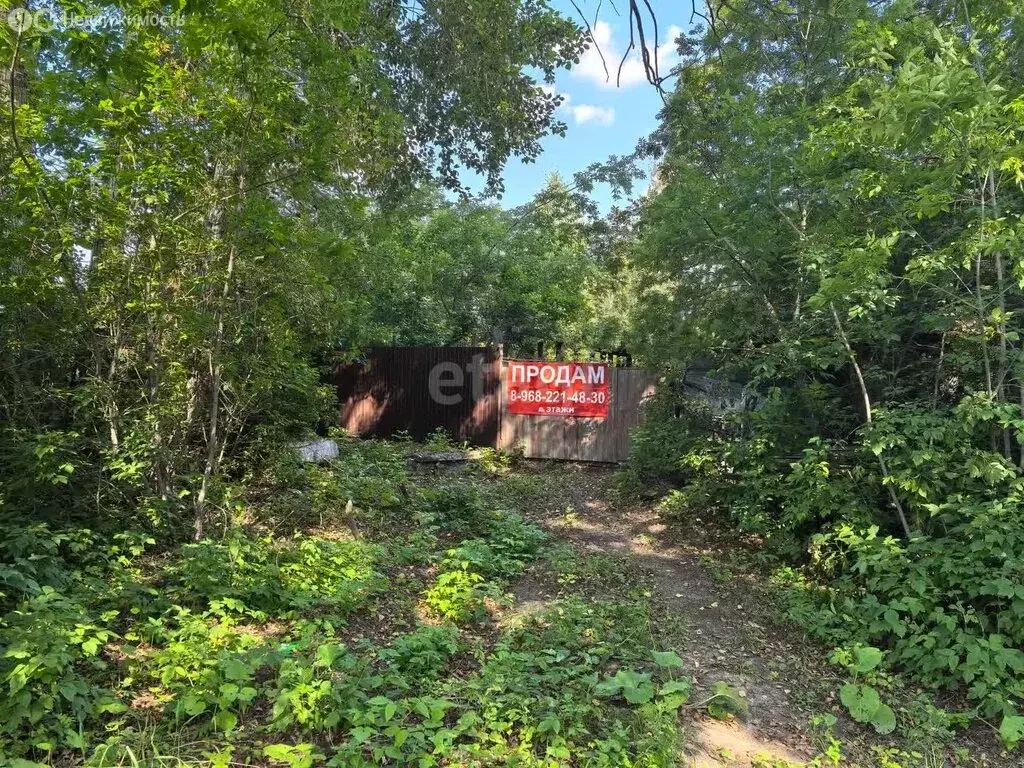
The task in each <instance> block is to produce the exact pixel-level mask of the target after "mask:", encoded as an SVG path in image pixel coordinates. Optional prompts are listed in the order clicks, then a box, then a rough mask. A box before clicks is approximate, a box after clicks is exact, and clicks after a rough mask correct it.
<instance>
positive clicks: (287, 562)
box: [173, 531, 386, 613]
mask: <svg viewBox="0 0 1024 768" xmlns="http://www.w3.org/2000/svg"><path fill="white" fill-rule="evenodd" d="M378 555H379V551H378V549H377V548H376V547H374V546H372V545H369V544H366V543H364V542H360V541H335V540H329V539H323V538H318V537H315V536H297V537H296V538H294V539H292V540H291V541H288V542H286V543H284V544H282V545H279V546H274V545H273V544H272V543H271V541H270V539H268V538H262V539H259V538H250V537H249V536H248V535H247V534H245V532H243V531H235V532H233V533H232V534H231V536H229V538H227V539H225V540H224V541H223V542H215V541H203V542H199V543H197V544H187V545H185V546H184V547H182V551H181V559H180V560H179V561H178V563H177V564H176V565H175V566H174V568H173V573H174V575H175V577H176V579H175V580H176V582H177V584H178V592H177V594H178V597H179V599H181V600H183V601H184V602H185V603H186V604H190V605H198V606H200V607H204V608H209V607H211V606H217V607H218V609H225V608H226V609H228V610H234V611H237V612H242V613H244V612H247V611H253V610H255V611H258V612H262V613H274V612H280V611H288V610H295V609H300V608H308V607H311V606H320V607H329V608H331V609H332V610H337V611H340V612H342V613H349V612H352V611H354V610H356V609H357V608H359V607H360V606H361V605H362V604H363V603H364V602H365V601H366V599H367V598H368V597H370V596H371V595H372V594H375V593H376V592H378V591H380V590H381V589H383V587H384V585H385V584H386V579H385V578H384V576H382V575H381V574H380V573H378V572H377V571H376V570H375V569H374V564H375V562H376V560H377V557H378Z"/></svg>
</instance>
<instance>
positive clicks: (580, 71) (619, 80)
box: [572, 21, 683, 88]
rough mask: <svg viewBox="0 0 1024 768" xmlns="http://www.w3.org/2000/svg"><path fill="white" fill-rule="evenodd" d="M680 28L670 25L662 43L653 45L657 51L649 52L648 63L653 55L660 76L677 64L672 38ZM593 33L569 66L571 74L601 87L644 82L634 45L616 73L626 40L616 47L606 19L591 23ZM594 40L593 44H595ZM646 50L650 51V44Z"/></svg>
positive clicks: (639, 58) (641, 63) (638, 53)
mask: <svg viewBox="0 0 1024 768" xmlns="http://www.w3.org/2000/svg"><path fill="white" fill-rule="evenodd" d="M682 31H683V30H682V29H681V28H680V27H677V26H675V25H674V24H673V25H672V26H671V27H669V28H668V32H667V33H666V34H665V39H664V42H663V43H662V44H661V45H659V46H658V47H657V51H656V52H655V51H653V50H652V51H651V57H652V62H653V57H654V56H655V55H657V62H658V72H659V74H660V75H661V76H662V77H664V76H665V75H667V74H668V73H669V72H670V71H671V70H672V67H674V66H675V65H676V64H678V63H679V55H678V54H677V53H676V47H675V43H674V42H673V41H674V40H675V39H676V37H678V36H679V35H680V34H682ZM593 35H594V42H592V43H590V45H589V46H588V47H587V50H586V51H584V52H583V56H581V57H580V63H579V64H577V65H576V66H574V67H573V68H572V74H573V75H575V76H576V77H581V78H583V79H585V80H590V81H592V82H594V83H596V84H597V85H599V86H601V87H603V88H615V87H616V85H619V86H621V87H623V88H630V87H632V86H634V85H639V84H640V83H643V82H646V81H647V75H646V74H645V73H644V63H643V59H642V58H641V57H640V52H639V51H638V50H637V49H636V48H634V49H633V50H632V51H630V54H629V56H628V57H627V58H626V61H625V63H624V64H623V65H622V70H621V72H620V70H619V62H620V61H622V53H623V50H624V49H625V46H626V45H628V44H629V43H628V42H627V43H623V44H622V47H620V46H619V43H618V42H617V41H616V40H614V39H613V35H612V28H611V26H610V25H609V24H608V22H606V21H598V22H597V23H596V24H595V25H594V26H593ZM594 43H597V45H596V46H595V45H594ZM636 44H637V46H638V47H639V44H640V43H639V41H636ZM598 49H600V53H598ZM648 49H649V50H650V46H648ZM602 54H603V55H604V64H602V63H601V55H602ZM605 66H607V68H608V71H607V73H605Z"/></svg>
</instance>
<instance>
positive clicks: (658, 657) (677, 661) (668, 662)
mask: <svg viewBox="0 0 1024 768" xmlns="http://www.w3.org/2000/svg"><path fill="white" fill-rule="evenodd" d="M654 663H655V664H657V665H658V666H659V667H667V668H669V669H675V668H678V667H682V666H685V662H684V661H683V660H682V659H681V658H679V654H677V653H676V652H675V651H655V652H654Z"/></svg>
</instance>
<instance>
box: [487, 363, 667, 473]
mask: <svg viewBox="0 0 1024 768" xmlns="http://www.w3.org/2000/svg"><path fill="white" fill-rule="evenodd" d="M507 377H508V363H507V362H506V363H505V364H504V365H502V368H501V387H500V397H501V401H500V402H501V405H500V410H501V427H500V429H499V431H498V442H497V446H498V448H500V449H501V450H504V451H513V450H515V451H522V453H523V455H524V456H527V457H528V458H532V459H563V460H567V461H603V462H620V461H625V460H626V459H628V458H629V431H630V430H631V429H633V428H634V427H637V426H639V425H640V423H641V421H642V420H643V409H644V405H645V403H646V401H647V400H648V399H649V398H650V397H651V396H652V395H653V394H654V379H653V377H652V376H651V375H650V374H649V373H648V372H647V371H645V370H643V369H640V368H611V367H609V368H608V392H609V395H610V397H611V401H610V403H609V404H608V417H607V418H605V419H586V418H580V417H578V416H520V415H516V414H511V413H508V409H507V408H506V407H505V396H506V395H505V393H506V391H507V387H506V380H507Z"/></svg>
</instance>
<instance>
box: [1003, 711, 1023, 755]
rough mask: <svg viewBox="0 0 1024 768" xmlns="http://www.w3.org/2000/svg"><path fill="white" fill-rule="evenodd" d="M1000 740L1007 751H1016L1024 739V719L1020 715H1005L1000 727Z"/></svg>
mask: <svg viewBox="0 0 1024 768" xmlns="http://www.w3.org/2000/svg"><path fill="white" fill-rule="evenodd" d="M999 739H1000V741H1002V742H1003V744H1004V745H1005V746H1006V748H1007V749H1016V748H1017V746H1018V745H1019V744H1020V742H1021V740H1022V739H1024V717H1021V716H1020V715H1004V716H1003V722H1002V723H1001V724H1000V726H999Z"/></svg>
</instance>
